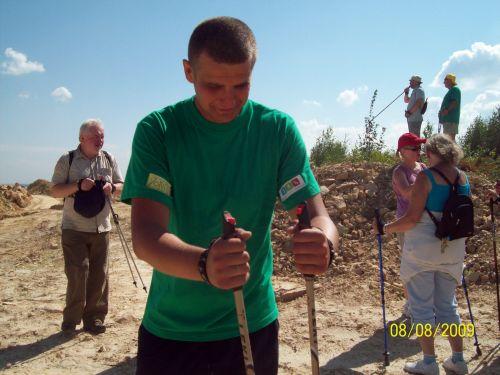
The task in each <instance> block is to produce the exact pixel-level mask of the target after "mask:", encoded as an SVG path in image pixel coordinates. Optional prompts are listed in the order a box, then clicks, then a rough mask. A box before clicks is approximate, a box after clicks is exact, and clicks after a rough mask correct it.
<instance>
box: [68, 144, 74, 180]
mask: <svg viewBox="0 0 500 375" xmlns="http://www.w3.org/2000/svg"><path fill="white" fill-rule="evenodd" d="M68 154H69V166H68V175H67V176H66V183H68V182H69V170H70V169H71V164H72V163H73V158H74V157H75V150H71V151H69V152H68Z"/></svg>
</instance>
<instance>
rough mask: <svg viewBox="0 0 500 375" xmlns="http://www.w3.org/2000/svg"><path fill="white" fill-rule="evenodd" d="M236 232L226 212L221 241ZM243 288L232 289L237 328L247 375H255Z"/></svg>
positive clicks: (233, 219)
mask: <svg viewBox="0 0 500 375" xmlns="http://www.w3.org/2000/svg"><path fill="white" fill-rule="evenodd" d="M235 230H236V219H235V218H234V217H232V216H231V214H230V213H229V212H227V211H224V214H223V215H222V239H224V240H227V239H229V238H231V237H233V236H234V232H235ZM242 289H243V286H240V287H238V288H235V289H233V295H234V303H235V305H236V315H237V317H238V327H239V330H240V340H241V349H242V350H243V361H244V362H245V372H246V374H247V375H255V369H254V367H253V357H252V347H251V344H250V334H249V333H248V323H247V313H246V311H245V299H244V298H243V292H242Z"/></svg>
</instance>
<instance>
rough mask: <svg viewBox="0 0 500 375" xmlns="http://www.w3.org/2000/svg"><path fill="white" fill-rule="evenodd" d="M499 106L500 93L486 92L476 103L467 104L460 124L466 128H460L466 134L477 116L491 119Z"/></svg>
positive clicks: (477, 97) (495, 91) (476, 99)
mask: <svg viewBox="0 0 500 375" xmlns="http://www.w3.org/2000/svg"><path fill="white" fill-rule="evenodd" d="M498 106H500V91H498V90H486V91H485V92H483V93H481V94H479V95H477V96H476V98H475V99H474V101H472V102H471V103H467V104H465V105H464V106H463V108H462V112H461V114H460V124H463V125H465V126H460V128H461V130H462V131H463V132H465V130H466V129H467V128H468V127H469V125H470V123H471V122H472V121H474V119H475V118H476V117H477V116H482V117H486V118H487V117H489V116H490V115H491V113H492V112H493V111H494V110H495V108H497V107H498Z"/></svg>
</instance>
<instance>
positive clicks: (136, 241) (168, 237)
mask: <svg viewBox="0 0 500 375" xmlns="http://www.w3.org/2000/svg"><path fill="white" fill-rule="evenodd" d="M134 227H135V226H134V225H132V244H133V248H134V252H135V253H136V255H137V257H138V258H139V259H142V260H143V261H145V262H146V263H148V264H150V265H151V266H153V267H154V268H155V269H156V270H158V271H160V272H162V273H165V274H167V275H170V276H175V277H179V278H183V279H189V280H195V281H202V278H201V276H200V273H199V272H198V260H199V258H200V255H201V253H202V252H203V251H204V250H205V249H204V248H201V247H197V246H193V245H189V244H187V243H185V242H183V241H182V240H181V239H180V238H179V237H177V236H176V235H174V234H172V233H168V232H165V231H163V230H159V229H160V228H154V227H151V226H148V225H141V228H140V229H135V230H134V229H133V228H134Z"/></svg>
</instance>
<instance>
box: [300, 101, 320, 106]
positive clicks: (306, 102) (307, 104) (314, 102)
mask: <svg viewBox="0 0 500 375" xmlns="http://www.w3.org/2000/svg"><path fill="white" fill-rule="evenodd" d="M302 104H304V105H306V106H311V107H321V103H320V102H318V101H316V100H308V99H304V100H302Z"/></svg>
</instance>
